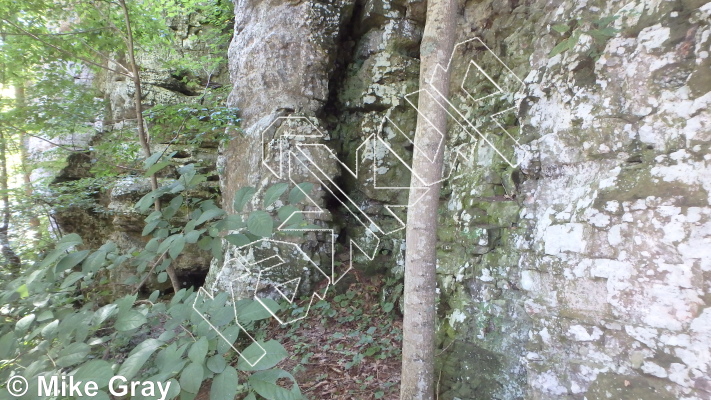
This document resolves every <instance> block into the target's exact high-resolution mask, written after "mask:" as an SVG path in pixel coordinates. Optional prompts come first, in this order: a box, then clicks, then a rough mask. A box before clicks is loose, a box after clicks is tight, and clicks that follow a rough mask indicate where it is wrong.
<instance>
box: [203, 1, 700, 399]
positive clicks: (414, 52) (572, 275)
mask: <svg viewBox="0 0 711 400" xmlns="http://www.w3.org/2000/svg"><path fill="white" fill-rule="evenodd" d="M424 6H425V4H424V3H423V2H417V1H406V0H399V1H387V0H367V1H362V0H359V1H354V2H351V1H345V0H342V1H325V2H314V1H308V0H304V1H300V2H283V1H276V0H273V1H267V2H257V1H254V0H241V1H237V2H236V3H235V13H236V21H237V22H236V25H235V36H234V39H233V42H232V44H231V47H230V71H231V78H232V82H233V91H232V94H231V97H230V99H231V100H230V102H231V105H232V106H238V107H239V108H240V109H241V110H242V116H243V128H244V134H243V135H236V137H235V139H234V140H233V141H232V142H231V143H230V145H229V147H228V148H226V149H224V152H223V155H222V157H221V159H220V161H219V163H220V167H221V169H222V171H223V172H222V174H221V185H222V188H223V193H224V194H225V196H224V199H225V200H226V201H225V205H226V206H227V207H230V205H231V200H232V195H233V193H234V192H235V191H236V190H237V189H238V188H239V187H241V186H246V185H252V186H256V187H258V189H259V190H260V191H261V192H263V191H264V190H265V188H266V187H268V186H269V185H270V184H271V183H274V182H278V181H280V180H281V181H288V179H287V178H286V175H282V176H281V177H279V176H277V175H276V174H274V173H272V172H271V171H268V169H267V168H266V166H269V165H272V166H273V165H277V166H282V167H283V166H285V165H286V164H284V163H285V162H286V161H284V159H283V158H277V156H276V155H277V154H282V153H280V152H277V151H276V150H280V151H281V150H283V151H285V152H289V151H292V150H293V151H294V153H295V154H297V156H295V157H296V160H297V161H298V160H301V161H302V162H304V160H310V161H311V162H313V163H314V164H318V165H321V166H323V170H322V171H321V173H320V175H319V174H314V173H311V172H310V171H311V170H310V169H309V168H307V167H304V168H301V169H298V168H295V169H294V174H293V176H292V180H293V182H299V181H300V180H306V181H312V182H315V183H317V189H316V192H315V193H314V196H313V197H314V204H312V207H321V208H322V209H323V210H324V211H323V212H322V213H321V214H318V215H316V216H315V217H313V218H311V217H309V218H311V221H313V222H314V223H316V224H318V225H320V226H322V227H323V228H324V229H326V228H328V229H333V230H334V232H336V233H337V239H336V241H337V245H336V246H335V247H334V251H335V252H336V253H339V254H344V257H345V258H343V260H345V261H346V262H345V263H344V264H347V263H348V262H350V261H353V263H354V266H355V267H356V268H358V269H361V270H370V271H387V272H388V273H391V274H395V275H401V274H402V273H403V267H404V266H403V259H404V258H403V251H404V242H403V237H402V232H401V231H398V227H399V226H400V224H399V222H400V221H399V220H398V218H401V217H402V216H403V213H402V212H401V211H394V212H390V211H389V210H388V208H387V207H386V206H393V205H401V204H404V203H403V201H405V200H406V191H404V190H401V188H402V187H407V186H408V185H409V182H410V171H409V169H408V168H407V162H408V160H409V157H410V156H409V155H410V154H411V151H412V143H411V139H412V133H413V131H414V123H415V119H416V118H415V116H416V110H415V109H414V108H413V106H412V104H410V102H412V103H414V104H416V101H415V100H414V99H413V98H412V97H407V96H406V95H407V94H409V93H412V92H413V91H415V90H417V80H418V71H419V65H418V51H419V50H418V46H419V40H420V35H421V30H422V28H423V26H424V20H425V18H424ZM460 11H461V12H460V16H459V21H458V27H459V33H458V35H459V38H458V41H459V42H462V45H460V46H458V47H457V49H456V51H455V55H454V57H453V60H452V63H451V65H450V66H449V71H450V73H451V74H452V82H453V86H452V90H451V93H452V96H451V99H450V101H451V102H452V108H453V109H456V110H458V112H459V114H456V113H453V118H452V121H451V129H450V131H449V135H448V140H447V143H446V146H447V148H448V151H449V156H448V158H447V169H448V172H447V173H448V176H449V178H448V179H447V180H446V181H445V185H444V188H443V190H442V193H441V196H442V203H441V207H440V210H439V214H440V228H439V230H438V235H439V239H440V247H439V249H438V251H439V261H438V286H439V290H440V299H439V304H438V313H439V316H440V320H439V325H438V346H439V348H440V351H439V356H438V361H437V362H438V365H437V374H438V387H439V389H440V398H443V399H456V398H459V399H519V398H527V399H588V400H591V399H608V398H614V399H645V400H646V399H687V400H692V399H709V398H711V381H709V378H708V376H709V374H711V353H710V352H711V346H709V343H711V312H709V311H708V308H707V306H708V305H709V303H710V302H711V297H710V296H711V295H710V294H709V293H710V292H711V251H710V250H708V249H711V246H709V242H710V241H711V237H710V236H711V220H710V215H711V207H710V206H709V204H710V203H709V201H710V200H711V198H710V197H709V196H710V194H709V191H710V190H711V170H710V166H709V162H710V160H711V155H710V153H709V144H710V142H711V134H710V133H709V132H710V130H709V118H710V115H709V111H708V102H709V101H710V100H711V92H710V90H711V87H710V86H709V82H711V80H710V78H711V71H710V70H709V67H710V66H711V64H710V61H709V33H711V23H710V22H711V21H710V20H709V18H710V15H711V3H706V4H704V3H703V2H701V1H692V0H689V1H682V0H679V1H651V0H650V1H632V2H624V1H610V2H601V1H597V2H596V1H589V0H588V1H586V0H581V1H536V0H531V1H527V2H519V1H504V2H500V1H493V0H492V1H487V0H483V1H468V2H464V3H462V4H461V8H460ZM476 37H478V38H480V40H470V39H472V38H476ZM472 61H473V62H474V64H472ZM497 85H498V86H497ZM420 95H422V94H420ZM408 99H409V101H408ZM511 107H513V108H511ZM286 117H298V118H299V119H294V120H289V119H288V118H286ZM302 117H306V118H303V119H301V118H302ZM463 121H464V122H463ZM467 121H469V123H471V124H469V123H468V122H467ZM289 124H292V125H289ZM294 124H295V125H294ZM299 127H301V128H299ZM294 129H296V130H297V131H298V129H302V131H309V130H311V131H312V132H314V131H318V132H320V134H319V137H318V138H306V135H304V134H289V133H288V132H290V131H293V130H294ZM265 132H266V135H267V136H266V140H265V136H263V134H264V133H265ZM477 132H478V133H477ZM275 138H276V139H279V140H275ZM304 143H308V144H313V145H323V146H322V147H318V146H312V147H309V150H310V151H311V150H313V151H314V153H307V152H306V153H305V152H303V151H302V152H300V153H299V152H298V151H301V150H298V149H302V150H303V149H304V148H306V147H305V146H304ZM363 146H365V147H363ZM369 146H370V147H369ZM295 149H296V150H295ZM316 149H321V150H319V151H321V152H319V151H317V150H316ZM326 149H328V150H326ZM363 149H366V150H367V151H366V150H363ZM368 149H369V150H368ZM297 150H298V151H297ZM263 155H266V157H265V158H264V156H263ZM263 158H264V159H265V160H266V164H262V159H263ZM336 159H338V160H340V161H341V162H342V163H339V162H337V161H336ZM303 165H306V164H303ZM356 167H359V169H358V171H356ZM363 171H368V172H367V173H363ZM371 171H372V172H371ZM293 182H292V183H293ZM335 188H341V189H342V190H341V191H338V190H335ZM259 197H260V196H257V197H256V198H259ZM346 200H348V201H346ZM349 201H351V202H350V203H349ZM258 206H259V204H258V200H255V202H254V203H253V204H252V205H251V207H253V208H257V207H258ZM364 221H368V223H364ZM375 236H377V240H375V239H373V237H375ZM328 241H329V238H328V235H327V234H326V233H324V232H313V233H311V234H310V236H309V235H307V236H306V237H305V239H304V240H302V241H297V242H295V243H296V244H297V245H298V246H300V248H302V249H304V251H305V252H306V254H307V255H308V257H310V258H311V259H312V260H314V262H315V263H316V264H317V265H321V266H322V267H323V266H324V263H328V262H330V258H329V257H330V256H331V255H329V254H328V250H329V247H328ZM354 243H355V244H360V245H363V248H364V251H361V252H359V251H355V252H349V251H348V250H349V248H350V249H352V248H353V246H352V245H353V244H354ZM373 248H375V250H374V252H371V251H370V250H371V249H373ZM262 249H264V248H262ZM226 251H227V257H226V260H227V261H228V263H226V264H225V265H224V266H223V265H213V267H212V269H211V277H210V278H209V279H208V280H209V283H210V284H211V285H212V286H213V287H220V286H222V287H225V286H226V285H227V283H229V282H233V281H234V280H235V279H240V278H241V277H243V276H244V273H245V270H244V268H242V269H240V268H237V269H235V268H234V265H229V262H230V260H233V259H235V258H237V256H236V254H237V253H239V252H240V251H241V250H236V249H234V248H229V249H227V250H226ZM265 251H266V250H265ZM270 251H277V253H279V254H286V253H288V251H286V250H283V249H282V250H273V249H272V250H270ZM337 255H338V254H337ZM252 257H254V256H253V255H252ZM348 257H350V259H348ZM253 259H254V258H253ZM295 265H298V271H296V272H294V271H292V273H291V275H289V274H287V275H288V277H289V278H290V279H291V278H292V277H293V276H303V275H304V274H305V276H306V278H307V279H306V280H304V282H311V283H314V282H316V281H319V280H322V279H325V278H324V276H321V275H319V274H314V273H310V274H309V273H304V272H302V268H303V267H304V264H303V263H301V264H299V263H297V264H295ZM324 268H325V267H324ZM257 269H258V268H257ZM308 269H309V268H307V270H308ZM313 270H314V269H313V268H311V271H312V272H313ZM257 272H258V271H254V270H253V271H251V273H257ZM339 272H344V269H341V270H339ZM326 275H328V274H326ZM334 276H335V275H334ZM329 277H330V278H333V277H332V276H329ZM276 279H278V278H276ZM241 282H242V286H241V288H242V289H241V290H242V291H243V293H245V295H247V294H248V293H250V291H254V290H258V289H259V288H258V287H256V286H255V285H256V284H255V281H254V279H252V280H250V279H246V280H241ZM306 287H307V288H308V287H309V286H308V285H307V286H306Z"/></svg>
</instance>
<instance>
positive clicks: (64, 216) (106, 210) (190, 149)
mask: <svg viewBox="0 0 711 400" xmlns="http://www.w3.org/2000/svg"><path fill="white" fill-rule="evenodd" d="M204 22H205V21H204V18H203V17H201V16H200V15H199V14H192V15H189V16H184V17H179V18H175V19H174V20H172V21H171V23H170V26H171V28H172V29H173V30H174V31H175V32H176V39H177V40H176V49H174V50H175V51H174V52H173V53H172V54H175V55H174V57H175V58H180V54H185V53H191V54H192V55H193V56H194V55H208V54H209V51H208V48H207V46H206V43H205V40H204V39H203V37H201V36H200V34H201V32H203V31H205V30H209V29H215V27H210V26H206V25H204ZM166 61H169V60H166V59H165V57H163V56H162V55H160V54H154V53H147V52H143V51H139V52H138V60H137V62H138V64H139V65H140V67H141V81H142V85H143V94H144V98H143V106H144V109H146V110H147V109H150V108H151V107H153V106H155V105H159V104H160V105H173V104H198V103H199V101H200V100H201V97H200V95H201V94H202V90H194V89H193V90H190V89H189V88H188V87H187V86H186V84H185V82H184V81H183V80H182V79H181V76H180V74H181V73H182V71H176V70H175V69H171V68H170V67H168V66H167V65H166ZM109 67H112V66H109ZM197 78H201V79H202V80H204V81H209V82H210V83H211V84H212V85H213V86H215V85H227V84H228V82H229V78H228V74H227V70H226V66H224V65H223V66H222V67H221V68H216V69H215V70H214V71H210V76H209V77H208V76H204V77H203V76H201V77H197ZM85 80H86V81H87V82H89V83H88V84H93V85H94V86H95V87H96V88H97V89H98V91H99V93H100V94H102V95H103V96H104V99H105V104H106V110H105V113H104V116H103V117H104V120H103V121H102V123H101V124H99V125H100V126H98V127H97V132H96V133H95V134H94V135H92V136H91V137H87V138H86V146H85V147H86V148H89V147H91V146H98V145H101V142H102V141H106V140H114V141H118V142H120V143H123V144H125V146H127V147H130V146H131V144H132V143H137V136H136V133H135V118H136V114H135V108H134V93H135V92H134V91H135V86H134V84H133V81H132V80H131V79H127V78H126V77H125V76H123V75H120V74H116V73H112V72H107V71H104V70H102V71H100V72H99V73H98V74H97V75H96V76H91V77H88V78H87V79H85ZM151 128H152V127H149V133H150V131H151ZM120 131H123V135H117V136H116V137H111V133H112V132H120ZM190 133H192V132H188V133H187V134H183V135H180V136H177V137H174V138H168V139H167V140H162V141H161V140H157V139H155V138H154V140H153V142H152V143H151V145H152V149H153V151H154V152H156V151H161V152H163V151H165V152H166V154H170V153H172V152H175V153H176V154H175V155H174V157H173V161H175V163H176V165H177V166H180V165H181V164H182V165H185V164H189V163H200V164H201V165H202V172H207V173H208V175H209V172H210V171H212V173H213V176H212V178H214V179H210V180H211V182H207V183H206V185H205V186H206V187H205V191H204V192H202V193H195V195H196V196H204V197H206V198H207V197H215V196H217V195H219V184H218V182H217V176H216V173H215V163H216V159H217V141H216V140H204V141H201V142H200V145H199V146H196V145H195V144H194V143H190V142H189V140H188V139H186V138H185V137H187V136H188V134H190ZM183 136H185V137H183ZM38 150H40V151H41V148H40V149H38ZM93 158H95V155H93V154H92V153H91V152H86V153H76V154H73V155H72V156H70V157H69V158H68V159H67V164H68V165H67V167H66V168H64V169H63V170H62V171H60V173H59V174H58V176H57V177H56V182H66V181H73V180H77V179H81V178H90V177H92V173H91V171H90V170H91V168H92V166H93V165H92V164H93V162H95V160H93ZM124 172H125V173H124ZM115 173H117V174H118V176H117V178H116V179H115V180H113V181H107V182H105V185H106V187H101V188H95V189H96V190H97V193H98V194H97V195H96V196H95V201H96V203H97V205H98V207H95V208H90V207H86V206H85V205H82V206H76V207H69V208H66V209H63V210H59V211H57V212H56V213H55V219H56V221H57V223H58V225H59V227H60V228H61V230H62V231H63V232H77V233H79V234H80V235H82V237H83V238H84V241H85V243H86V244H87V246H90V247H94V248H96V247H99V246H101V245H102V244H104V243H105V242H106V241H109V240H110V241H113V242H114V243H116V244H117V245H118V246H119V248H121V249H123V250H126V251H127V250H129V249H131V248H140V247H142V246H144V245H145V242H146V238H145V237H143V236H142V231H143V227H144V225H145V223H144V219H145V215H142V214H141V213H139V212H137V211H136V209H135V207H134V206H135V204H136V202H137V201H138V200H139V199H140V198H141V197H143V196H144V195H145V194H147V193H148V192H150V190H151V186H150V183H149V181H148V179H147V178H144V177H142V176H141V175H136V174H135V173H131V172H130V171H127V170H117V171H115ZM176 177H177V174H176V172H175V168H168V169H166V170H164V171H163V172H162V173H161V176H160V179H161V182H166V181H168V180H170V179H174V178H176ZM97 209H98V210H100V211H101V212H97ZM210 260H211V257H210V254H209V252H206V251H203V250H200V249H198V248H197V246H196V245H191V246H189V248H188V249H187V251H186V252H185V253H184V254H183V255H181V257H180V258H179V259H178V260H177V265H175V268H176V270H177V272H178V275H179V277H180V278H181V279H182V280H183V282H182V283H183V284H185V285H186V286H188V284H194V283H195V282H193V279H194V280H195V281H196V282H197V283H198V284H199V283H201V282H202V278H204V276H205V274H206V273H207V269H208V268H209V265H210ZM126 272H128V271H114V272H113V274H114V275H113V276H112V281H113V282H117V283H122V282H123V281H124V279H125V278H126V276H127V275H131V274H127V273H126ZM125 275H126V276H125ZM148 286H149V289H155V288H160V289H166V288H167V287H169V282H164V283H158V282H157V281H155V279H154V280H151V281H149V283H148ZM119 288H121V286H119Z"/></svg>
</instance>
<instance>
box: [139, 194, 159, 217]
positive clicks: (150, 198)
mask: <svg viewBox="0 0 711 400" xmlns="http://www.w3.org/2000/svg"><path fill="white" fill-rule="evenodd" d="M160 194H161V193H160V192H159V191H152V192H149V193H147V194H146V195H145V196H143V197H141V199H140V200H138V202H137V203H136V208H137V209H138V210H139V211H140V212H145V211H147V210H148V209H149V208H151V206H152V205H153V203H154V202H155V200H156V197H158V196H160Z"/></svg>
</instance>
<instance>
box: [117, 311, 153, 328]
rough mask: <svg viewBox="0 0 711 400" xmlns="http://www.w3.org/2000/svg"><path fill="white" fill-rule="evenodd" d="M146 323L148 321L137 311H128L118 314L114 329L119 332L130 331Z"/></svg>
mask: <svg viewBox="0 0 711 400" xmlns="http://www.w3.org/2000/svg"><path fill="white" fill-rule="evenodd" d="M146 322H148V320H147V319H146V316H145V315H143V314H141V313H140V312H138V311H128V312H126V313H123V314H120V315H119V317H118V318H116V323H115V324H114V328H116V330H117V331H119V332H122V331H130V330H132V329H136V328H139V327H141V325H143V324H145V323H146Z"/></svg>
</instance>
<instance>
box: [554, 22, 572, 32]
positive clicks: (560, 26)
mask: <svg viewBox="0 0 711 400" xmlns="http://www.w3.org/2000/svg"><path fill="white" fill-rule="evenodd" d="M551 29H553V30H554V31H556V32H558V33H565V32H568V31H569V30H570V27H569V26H568V25H564V24H558V25H553V26H551Z"/></svg>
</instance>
